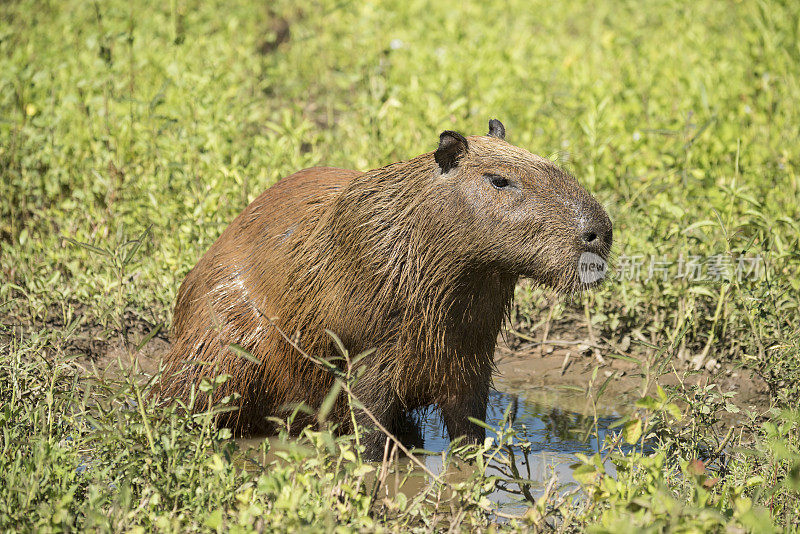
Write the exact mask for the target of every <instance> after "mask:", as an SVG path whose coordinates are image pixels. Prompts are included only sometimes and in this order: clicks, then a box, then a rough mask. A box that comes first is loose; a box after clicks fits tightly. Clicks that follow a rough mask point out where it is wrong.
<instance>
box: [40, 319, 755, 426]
mask: <svg viewBox="0 0 800 534" xmlns="http://www.w3.org/2000/svg"><path fill="white" fill-rule="evenodd" d="M121 322H122V323H123V324H124V328H123V329H122V333H119V331H120V330H119V329H117V330H116V333H114V334H110V330H109V325H106V326H105V327H103V326H101V325H86V324H83V325H81V326H80V328H78V329H77V330H76V332H75V334H74V335H72V336H69V337H67V338H66V341H65V343H64V346H63V347H62V351H61V352H62V354H63V355H64V356H66V357H67V358H70V359H72V360H73V361H74V363H75V364H76V365H77V366H78V367H79V368H81V369H83V370H85V372H87V373H94V372H97V373H98V374H99V375H103V376H106V377H110V378H112V377H115V376H119V374H120V372H121V370H123V369H130V368H132V367H133V366H134V364H135V365H136V366H138V369H140V371H141V373H142V376H143V377H147V376H152V375H153V374H154V373H156V372H157V370H158V367H159V362H160V359H161V357H162V355H163V354H164V353H166V351H167V350H168V349H169V346H170V344H169V336H168V332H167V331H166V329H165V328H164V327H163V326H159V325H154V324H152V323H151V322H149V321H147V320H145V319H143V318H141V317H139V316H135V315H133V314H130V315H126V316H125V317H124V318H123V319H122V321H121ZM50 326H59V325H57V324H52V325H50ZM573 326H575V325H560V327H559V328H554V329H552V330H551V336H550V337H549V338H548V339H545V340H544V342H543V340H542V338H541V334H540V333H532V332H527V333H523V332H517V331H516V330H513V329H510V330H507V331H506V332H504V334H503V335H502V336H501V338H500V339H499V341H498V345H497V350H496V353H495V362H496V365H497V373H496V374H495V377H494V381H495V387H496V388H497V389H498V390H500V391H505V392H510V393H518V394H523V395H531V394H535V393H537V392H538V390H551V391H552V390H555V389H558V388H563V389H564V390H567V389H570V390H576V389H577V388H580V389H583V390H585V389H586V388H587V387H588V386H589V385H590V383H591V384H592V389H593V391H595V392H596V391H597V390H598V389H599V388H600V386H601V385H602V384H603V383H604V382H605V381H606V379H607V378H608V379H609V380H608V384H607V386H606V387H605V392H604V393H603V395H602V398H601V399H600V403H599V404H601V405H602V404H605V405H607V406H613V407H615V411H619V410H618V409H617V408H618V407H621V408H622V411H624V407H625V406H632V405H633V402H635V400H636V399H638V398H640V397H641V395H642V391H643V382H644V371H643V367H642V366H641V365H640V364H638V363H636V362H634V361H630V360H627V359H621V358H618V357H614V356H613V355H614V354H615V353H618V352H619V351H618V350H614V349H619V347H618V346H615V347H613V348H612V346H611V344H609V343H607V342H604V341H603V340H594V341H593V340H590V339H585V338H583V337H581V336H579V335H575V333H576V332H581V331H585V329H581V328H577V327H576V328H573ZM140 346H141V347H140ZM138 347H140V348H138ZM137 348H138V350H137ZM626 357H629V358H631V357H633V358H637V359H639V360H646V359H647V354H645V353H642V354H634V353H633V352H630V353H628V354H627V356H626ZM595 368H597V372H596V377H595V379H594V381H593V382H592V375H593V374H594V373H595ZM666 370H667V372H666V374H664V375H663V376H661V377H660V378H659V379H658V380H657V381H651V383H650V385H651V388H650V389H651V390H652V389H653V388H654V384H656V383H659V384H661V385H663V386H666V385H669V386H675V385H677V384H678V383H679V382H680V381H683V382H684V383H685V384H688V385H692V384H702V385H705V384H709V383H716V384H718V385H719V387H720V390H721V391H725V392H727V391H735V392H737V395H736V397H735V398H734V403H735V404H737V405H738V406H740V407H748V406H752V407H754V408H757V409H763V408H765V407H767V406H768V404H769V396H768V388H767V386H766V384H765V383H764V382H763V380H761V379H760V378H759V377H758V376H757V375H756V374H755V373H753V372H752V371H750V370H747V369H741V368H737V367H734V366H732V365H730V364H726V363H725V362H721V363H717V364H715V365H713V366H708V367H707V368H702V369H700V370H699V371H694V370H692V369H691V366H690V365H688V363H687V362H677V364H675V366H673V363H672V362H670V363H669V364H668V365H667V367H666Z"/></svg>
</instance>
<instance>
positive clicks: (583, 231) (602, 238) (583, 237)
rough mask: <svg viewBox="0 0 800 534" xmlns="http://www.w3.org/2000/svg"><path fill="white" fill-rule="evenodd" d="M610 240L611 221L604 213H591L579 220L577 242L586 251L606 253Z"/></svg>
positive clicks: (611, 235) (609, 247) (611, 233)
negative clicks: (578, 241)
mask: <svg viewBox="0 0 800 534" xmlns="http://www.w3.org/2000/svg"><path fill="white" fill-rule="evenodd" d="M612 239H613V230H612V229H611V221H610V220H609V219H608V216H607V215H606V214H605V213H593V214H591V215H590V216H587V217H582V218H581V223H580V229H579V240H580V243H581V245H582V246H583V247H584V248H585V249H586V250H588V251H591V252H608V251H609V250H610V249H611V241H612Z"/></svg>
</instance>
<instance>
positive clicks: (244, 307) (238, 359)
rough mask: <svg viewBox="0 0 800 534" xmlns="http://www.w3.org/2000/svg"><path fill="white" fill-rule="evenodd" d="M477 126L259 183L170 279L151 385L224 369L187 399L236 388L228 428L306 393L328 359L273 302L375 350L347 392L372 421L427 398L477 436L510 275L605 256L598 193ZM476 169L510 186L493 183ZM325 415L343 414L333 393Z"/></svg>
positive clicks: (315, 403)
mask: <svg viewBox="0 0 800 534" xmlns="http://www.w3.org/2000/svg"><path fill="white" fill-rule="evenodd" d="M497 124H498V125H499V123H497ZM493 128H495V130H496V128H497V127H495V126H493ZM499 128H502V125H500V126H499ZM495 130H493V132H492V133H493V134H494V135H492V136H482V137H470V138H468V139H464V138H463V137H461V136H459V135H458V134H455V133H452V132H445V133H443V134H442V138H441V142H440V147H439V149H438V150H437V151H436V152H435V153H428V154H423V155H421V156H418V157H416V158H414V159H411V160H408V161H404V162H400V163H395V164H392V165H389V166H386V167H383V168H380V169H375V170H371V171H368V172H365V173H361V172H357V171H351V170H344V169H334V168H313V169H307V170H303V171H300V172H298V173H296V174H294V175H292V176H289V177H287V178H285V179H283V180H281V181H280V182H278V183H277V184H276V185H274V186H272V187H271V188H269V189H268V190H267V191H265V192H264V193H263V194H262V195H261V196H259V197H258V198H257V199H256V200H255V201H253V203H252V204H250V205H249V206H248V207H247V208H246V209H245V210H244V211H243V212H242V213H241V214H240V215H239V216H238V217H237V218H236V219H235V220H234V221H233V222H232V223H231V225H230V226H228V228H227V229H226V230H225V231H224V232H223V234H222V235H221V236H220V238H219V239H218V240H217V241H216V242H215V243H214V244H213V245H212V246H211V248H210V249H209V250H208V252H206V254H205V255H204V256H203V257H202V258H201V260H200V261H199V262H198V264H197V265H196V266H195V267H194V269H192V271H191V272H190V273H189V275H188V276H187V277H186V279H185V281H184V282H183V284H182V285H181V288H180V291H179V293H178V300H177V304H176V306H175V318H174V327H173V328H174V346H173V347H172V350H171V351H170V353H169V354H168V355H167V357H166V359H165V362H166V366H167V372H166V373H165V376H164V378H163V380H162V391H161V393H162V394H163V395H168V396H174V397H181V398H183V399H184V400H186V399H188V397H189V393H190V391H191V389H192V387H193V386H195V387H196V386H197V385H198V384H199V382H200V381H201V379H203V378H209V377H213V376H215V375H217V374H219V373H225V374H228V375H230V379H229V380H228V381H227V382H226V383H225V384H224V385H223V386H222V387H221V388H219V389H218V390H217V391H216V392H215V394H214V397H215V398H214V399H207V398H205V397H204V396H203V395H202V394H200V393H199V391H198V392H197V393H198V395H199V397H198V398H199V399H200V402H199V403H197V404H196V406H199V407H201V408H205V407H206V405H207V402H206V401H218V400H219V399H221V398H223V397H225V396H226V395H232V394H234V393H238V394H239V395H240V398H239V399H238V400H237V401H236V402H235V404H237V405H238V406H239V410H238V411H236V412H233V413H230V414H226V415H224V416H222V417H221V419H220V421H219V422H220V423H221V424H225V425H229V426H232V427H234V428H235V429H236V430H237V431H239V432H263V431H270V430H271V427H270V425H269V424H267V421H266V419H265V418H266V417H267V416H272V415H278V416H285V415H286V412H285V407H287V406H291V405H292V404H296V403H299V402H304V403H305V404H307V405H308V406H310V407H312V408H317V407H319V405H320V403H321V402H322V400H323V399H324V397H325V395H326V394H327V393H328V391H329V390H330V388H331V386H332V384H333V376H332V375H331V373H330V372H329V371H326V370H324V369H321V368H320V367H318V366H316V365H314V364H313V363H312V362H310V361H308V360H307V359H305V358H303V357H302V356H301V355H300V354H299V353H298V351H297V350H296V349H295V348H293V347H292V346H291V345H290V344H289V343H287V341H286V340H285V339H284V338H283V337H282V336H281V335H280V333H279V332H277V331H276V330H275V328H273V326H272V324H271V322H270V320H271V319H273V320H274V324H275V325H276V326H278V327H279V328H280V329H281V330H282V331H283V332H285V333H286V334H287V335H289V336H293V337H295V339H297V341H298V344H299V345H300V346H301V347H302V348H303V349H304V350H305V351H306V352H308V353H309V354H311V355H314V356H315V357H318V358H322V359H331V358H335V357H337V356H338V352H337V350H336V349H335V346H334V344H333V342H332V340H331V338H330V337H329V336H328V335H327V334H326V333H325V329H328V330H331V331H333V332H335V333H336V334H338V336H339V337H340V338H341V340H342V342H343V343H344V345H345V346H346V347H347V348H348V350H349V351H350V353H351V354H358V353H360V352H362V351H365V350H367V349H371V348H374V349H376V350H375V352H373V353H372V354H370V355H369V356H368V357H367V358H366V359H365V360H364V361H363V363H364V364H365V371H364V375H363V376H362V377H361V378H360V379H359V380H358V381H357V383H356V385H355V389H354V393H355V395H356V396H357V397H358V398H359V399H360V400H361V402H363V403H364V405H365V406H366V407H367V408H369V409H370V410H371V411H372V412H373V413H374V414H375V415H376V416H377V417H378V419H379V420H380V421H381V422H382V423H383V424H384V425H386V426H387V427H388V428H389V429H390V430H398V425H399V424H400V422H401V421H402V420H403V417H404V414H406V413H407V412H408V411H409V410H412V409H414V408H418V407H425V406H429V405H435V406H437V407H438V408H439V409H440V410H441V412H442V415H443V419H444V422H445V424H446V426H447V429H448V432H449V434H450V436H451V437H456V436H462V435H463V436H466V437H467V438H468V439H470V440H473V441H477V440H480V439H482V437H483V430H482V429H481V428H480V427H478V426H476V425H473V424H471V423H469V422H468V420H467V417H469V416H472V417H475V418H478V419H483V418H484V417H485V413H486V402H487V397H488V390H489V386H490V383H491V374H492V370H493V352H494V347H495V342H496V339H497V336H498V333H499V331H500V327H501V324H502V322H503V319H504V317H505V315H506V314H507V312H508V309H509V306H510V304H511V300H512V297H513V292H514V286H515V284H516V281H517V278H518V277H519V276H529V277H532V278H533V279H535V280H536V281H538V282H539V283H542V284H546V285H549V286H552V287H556V288H558V289H560V290H567V291H572V290H575V289H580V288H581V283H580V281H579V279H578V276H577V270H576V264H577V259H578V256H579V255H580V254H581V252H584V251H586V250H592V251H595V252H597V253H598V254H600V255H601V256H602V257H606V256H607V254H608V251H609V249H610V246H611V224H610V222H609V221H608V217H607V216H606V214H605V212H604V211H603V209H602V208H601V207H600V205H599V204H598V203H597V202H596V201H595V200H594V199H593V198H592V197H591V196H590V195H589V194H588V193H587V192H586V191H585V190H584V189H583V188H582V187H581V186H580V185H578V183H577V182H576V181H575V180H574V179H573V178H572V177H571V176H569V175H568V174H566V173H565V172H563V171H561V170H559V169H558V168H557V167H555V166H554V165H553V164H552V163H550V162H549V161H548V160H545V159H542V158H539V157H537V156H534V155H532V154H530V153H528V152H526V151H524V150H522V149H520V148H517V147H515V146H513V145H510V144H508V143H506V142H505V141H504V140H502V139H500V138H499V137H500V135H497V133H496V132H495ZM502 133H504V131H502ZM462 141H463V143H462ZM445 171H446V172H445ZM487 173H488V174H489V175H498V176H503V177H507V178H509V179H510V180H511V181H512V183H513V184H516V185H517V186H518V189H517V190H510V189H498V188H497V187H495V186H493V185H492V183H491V182H490V179H489V177H488V176H486V174H487ZM587 221H588V222H587ZM587 224H588V225H589V226H590V227H591V228H593V229H597V230H598V232H600V233H599V236H600V237H599V238H598V240H596V241H595V242H594V245H593V246H588V248H587V245H586V244H585V243H582V242H581V240H580V237H579V235H581V232H582V231H583V230H585V227H586V225H587ZM592 247H594V248H592ZM231 344H236V345H239V346H241V347H243V348H245V349H246V350H248V351H249V352H250V353H251V354H252V355H253V356H254V357H255V358H257V359H258V360H260V363H255V362H252V361H250V360H249V359H246V358H243V357H242V356H241V355H240V354H237V353H236V352H235V351H234V350H232V349H230V347H229V346H230V345H231ZM331 417H332V418H333V419H334V420H336V421H338V422H340V423H341V429H342V430H344V431H349V430H351V428H350V425H349V419H348V409H347V404H346V400H345V399H344V397H343V396H342V397H340V399H339V401H338V402H337V405H336V408H335V409H334V411H333V412H332V415H331ZM358 417H359V419H360V420H361V421H365V422H366V419H365V418H364V417H363V414H359V416H358ZM313 420H314V419H313V416H312V417H305V418H303V419H302V420H301V421H298V423H299V424H301V425H302V424H305V423H309V422H312V421H313ZM366 444H367V454H368V455H370V456H373V457H374V456H376V455H377V454H378V453H379V451H381V450H382V437H381V436H380V435H379V434H377V433H374V432H373V433H371V434H369V435H368V436H367V438H366Z"/></svg>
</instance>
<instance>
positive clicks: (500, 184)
mask: <svg viewBox="0 0 800 534" xmlns="http://www.w3.org/2000/svg"><path fill="white" fill-rule="evenodd" d="M485 176H486V178H487V179H488V180H489V183H491V184H492V185H493V186H494V187H496V188H497V189H505V188H506V187H508V186H509V185H511V183H510V182H509V181H508V179H507V178H503V177H502V176H500V175H498V174H486V175H485Z"/></svg>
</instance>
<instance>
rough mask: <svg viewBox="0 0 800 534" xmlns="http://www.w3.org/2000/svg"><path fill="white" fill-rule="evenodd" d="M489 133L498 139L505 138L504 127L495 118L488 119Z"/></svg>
mask: <svg viewBox="0 0 800 534" xmlns="http://www.w3.org/2000/svg"><path fill="white" fill-rule="evenodd" d="M489 135H490V136H492V137H496V138H498V139H502V140H503V141H505V140H506V127H505V126H503V123H502V122H500V121H499V120H497V119H491V120H490V121H489Z"/></svg>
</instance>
